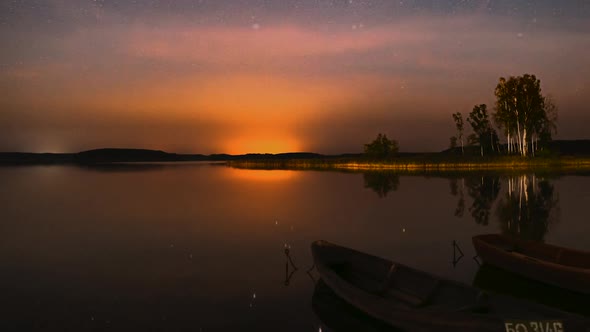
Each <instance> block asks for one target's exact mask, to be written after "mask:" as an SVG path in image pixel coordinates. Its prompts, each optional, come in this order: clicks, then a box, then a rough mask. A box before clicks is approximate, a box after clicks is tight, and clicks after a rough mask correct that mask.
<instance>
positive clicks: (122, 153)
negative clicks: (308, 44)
mask: <svg viewBox="0 0 590 332" xmlns="http://www.w3.org/2000/svg"><path fill="white" fill-rule="evenodd" d="M470 148H474V150H473V151H474V152H473V153H471V152H469V151H471V150H469V149H470ZM548 148H549V150H550V151H551V153H552V154H554V155H558V156H559V155H561V156H590V140H557V141H553V142H551V143H549V146H548ZM465 151H466V153H467V154H473V155H477V154H479V149H478V148H476V147H466V149H465ZM448 154H458V150H457V148H455V149H447V150H444V151H441V152H438V153H436V152H434V153H410V152H403V153H399V154H398V155H399V156H400V157H420V156H426V155H428V156H436V155H448ZM362 157H363V154H360V153H347V154H339V155H322V154H318V153H312V152H288V153H278V154H268V153H248V154H242V155H230V154H212V155H203V154H177V153H168V152H164V151H160V150H146V149H115V148H107V149H96V150H88V151H82V152H78V153H25V152H0V164H9V165H14V164H81V165H84V164H100V163H117V162H118V163H121V162H175V161H230V160H289V159H338V158H343V159H361V158H362Z"/></svg>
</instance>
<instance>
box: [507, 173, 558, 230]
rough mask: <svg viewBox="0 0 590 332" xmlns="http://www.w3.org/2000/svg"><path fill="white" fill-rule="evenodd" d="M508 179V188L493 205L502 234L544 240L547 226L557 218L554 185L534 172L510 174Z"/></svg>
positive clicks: (556, 196) (556, 195) (556, 199)
mask: <svg viewBox="0 0 590 332" xmlns="http://www.w3.org/2000/svg"><path fill="white" fill-rule="evenodd" d="M507 182H508V190H507V191H506V193H505V194H504V196H503V197H502V198H501V199H500V201H499V202H498V206H497V208H496V215H497V216H498V219H499V221H500V224H501V227H502V233H504V234H511V235H515V236H518V237H519V238H522V239H528V240H535V241H544V239H545V235H546V234H547V231H548V230H549V227H550V225H552V224H554V223H556V222H558V220H559V197H558V194H557V192H555V189H554V187H553V185H552V184H551V183H550V182H549V180H547V179H542V178H537V177H536V176H535V175H521V176H518V177H510V178H508V180H507Z"/></svg>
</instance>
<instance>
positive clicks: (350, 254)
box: [312, 241, 590, 331]
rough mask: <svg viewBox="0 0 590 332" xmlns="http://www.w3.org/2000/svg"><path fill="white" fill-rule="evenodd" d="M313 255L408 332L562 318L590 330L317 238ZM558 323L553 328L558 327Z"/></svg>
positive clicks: (374, 311) (356, 296)
mask: <svg viewBox="0 0 590 332" xmlns="http://www.w3.org/2000/svg"><path fill="white" fill-rule="evenodd" d="M312 254H313V257H314V261H315V265H316V268H317V269H318V271H319V273H320V275H321V278H322V280H323V281H324V282H325V283H326V284H327V285H328V286H329V287H330V288H331V289H332V290H333V291H334V292H335V293H336V294H337V295H338V296H339V297H341V298H342V299H343V300H345V301H346V302H348V303H349V304H351V305H353V306H355V307H356V308H358V309H359V310H361V311H362V312H364V313H366V314H367V315H369V316H371V317H373V318H376V319H379V320H381V321H383V322H385V323H387V324H388V325H390V326H392V327H395V328H399V329H402V330H408V331H505V328H506V325H505V323H506V321H507V320H508V322H510V320H520V321H535V322H539V321H543V322H547V321H549V320H553V321H559V324H562V329H563V330H564V331H587V330H588V329H590V322H589V321H588V320H586V319H584V318H583V317H580V316H577V315H574V314H570V313H565V312H562V311H559V310H556V309H551V308H547V307H545V306H542V305H539V304H534V303H528V302H525V301H522V300H517V299H513V298H510V297H507V296H503V295H489V294H487V293H485V292H482V291H480V290H479V289H477V288H474V287H471V286H468V285H465V284H462V283H459V282H455V281H451V280H445V279H442V278H439V277H436V276H434V275H431V274H429V273H426V272H422V271H419V270H416V269H413V268H411V267H408V266H405V265H403V264H399V263H393V262H391V261H388V260H385V259H383V258H379V257H376V256H372V255H368V254H365V253H361V252H359V251H356V250H352V249H349V248H345V247H341V246H338V245H335V244H331V243H329V242H326V241H316V242H314V243H313V244H312ZM555 328H556V327H553V330H555Z"/></svg>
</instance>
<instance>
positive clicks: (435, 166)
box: [228, 155, 590, 172]
mask: <svg viewBox="0 0 590 332" xmlns="http://www.w3.org/2000/svg"><path fill="white" fill-rule="evenodd" d="M228 165H229V166H231V167H235V168H247V169H290V170H306V169H309V170H313V169H316V170H330V169H333V170H384V171H417V172H423V171H435V172H436V171H470V170H556V171H558V170H563V169H590V157H586V156H584V157H552V158H541V157H537V158H522V157H516V156H514V157H487V158H480V157H453V156H452V157H449V156H436V155H424V156H414V157H400V158H393V159H388V160H369V159H337V158H335V159H285V160H273V159H268V160H266V159H259V160H234V161H229V162H228Z"/></svg>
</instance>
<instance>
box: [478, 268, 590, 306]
mask: <svg viewBox="0 0 590 332" xmlns="http://www.w3.org/2000/svg"><path fill="white" fill-rule="evenodd" d="M473 286H475V287H477V288H481V289H485V290H488V291H491V292H495V293H500V294H506V295H510V296H514V297H518V298H522V299H526V300H529V301H533V302H537V303H541V304H544V305H547V306H551V307H554V308H557V309H560V310H564V311H568V312H572V313H577V314H581V315H584V316H586V317H590V306H589V305H588V295H584V294H580V293H576V292H573V291H570V290H566V289H563V288H558V287H555V286H551V285H547V284H545V283H541V282H539V281H535V280H531V279H528V278H525V277H522V276H520V275H517V274H514V273H512V272H509V271H506V270H503V269H499V268H496V267H493V266H491V265H487V264H484V265H482V266H480V268H479V270H478V271H477V273H476V274H475V278H474V279H473Z"/></svg>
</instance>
